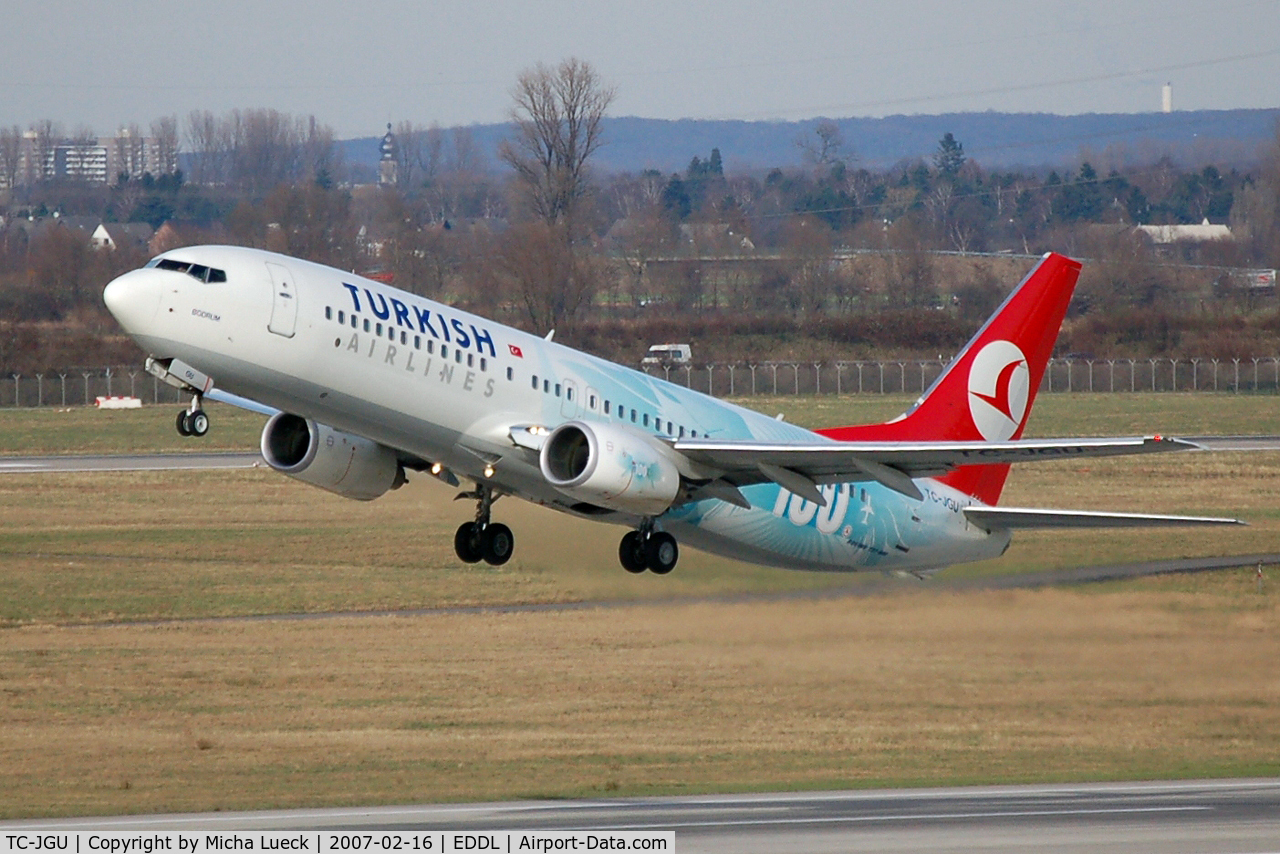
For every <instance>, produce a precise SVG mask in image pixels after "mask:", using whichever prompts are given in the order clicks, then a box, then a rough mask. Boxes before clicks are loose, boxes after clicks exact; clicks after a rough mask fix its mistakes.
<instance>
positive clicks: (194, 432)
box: [175, 394, 209, 437]
mask: <svg viewBox="0 0 1280 854" xmlns="http://www.w3.org/2000/svg"><path fill="white" fill-rule="evenodd" d="M203 399H204V398H203V396H202V395H200V394H195V395H192V397H191V406H190V407H189V408H187V409H184V410H183V411H181V412H179V413H178V420H177V422H176V424H175V426H176V427H177V428H178V435H179V436H197V437H198V436H203V435H204V434H206V433H208V432H209V416H208V415H206V414H205V411H204V409H202V408H201V404H202V401H203Z"/></svg>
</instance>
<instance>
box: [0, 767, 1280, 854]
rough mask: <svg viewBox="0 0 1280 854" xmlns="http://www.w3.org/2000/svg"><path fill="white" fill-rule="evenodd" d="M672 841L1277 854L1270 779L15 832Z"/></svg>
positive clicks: (376, 813)
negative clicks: (580, 836)
mask: <svg viewBox="0 0 1280 854" xmlns="http://www.w3.org/2000/svg"><path fill="white" fill-rule="evenodd" d="M374 829H377V830H386V829H390V830H402V831H407V830H415V831H457V832H484V831H498V830H520V831H539V830H542V831H549V830H584V831H623V830H637V831H674V832H675V835H676V850H677V851H679V852H682V854H684V852H706V854H729V853H730V852H739V854H750V852H813V853H814V854H818V852H856V851H867V852H872V851H875V852H907V851H911V852H915V851H931V852H973V851H984V852H1005V851H1007V852H1015V851H1016V852H1025V851H1037V852H1061V854H1068V852H1126V854H1133V852H1166V854H1183V853H1184V852H1214V854H1219V852H1221V854H1226V852H1234V853H1236V854H1243V853H1244V852H1249V854H1264V852H1280V779H1260V780H1221V781H1219V780H1209V781H1191V782H1156V783H1099V784H1079V785H1049V786H1007V787H984V788H959V789H919V790H896V791H866V792H811V793H787V794H760V795H705V796H698V795H694V796H688V797H672V798H619V799H617V800H582V801H519V802H511V803H491V804H454V805H450V804H434V805H432V804H428V805H422V806H395V807H372V808H367V809H359V808H346V809H326V810H284V811H273V812H252V813H205V814H198V815H153V816H131V817H124V818H102V819H65V820H47V821H46V820H37V821H25V822H0V833H5V832H12V831H16V830H27V831H41V832H72V831H77V830H79V831H89V830H95V831H144V832H156V831H166V830H167V831H201V832H219V831H232V830H264V831H265V830H366V831H368V830H374Z"/></svg>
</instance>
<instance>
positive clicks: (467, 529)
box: [453, 484, 516, 566]
mask: <svg viewBox="0 0 1280 854" xmlns="http://www.w3.org/2000/svg"><path fill="white" fill-rule="evenodd" d="M458 497H459V498H474V499H476V520H475V521H474V522H464V523H463V524H462V525H460V526H459V527H458V531H457V533H455V534H454V535H453V550H454V551H455V552H457V554H458V559H459V560H461V561H462V562H463V563H479V562H480V561H481V560H483V561H484V562H485V563H487V564H489V565H491V566H502V565H503V564H504V563H506V562H507V561H509V560H510V559H511V553H512V552H514V551H515V547H516V538H515V535H514V534H512V533H511V529H510V528H508V527H507V526H506V525H504V524H502V523H501V522H490V521H489V513H490V510H491V509H492V507H493V502H495V501H497V500H498V498H500V497H501V496H499V495H495V494H494V492H493V489H492V488H490V487H488V486H485V485H484V484H478V485H477V486H476V490H475V492H464V493H463V494H461V495H459V496H458Z"/></svg>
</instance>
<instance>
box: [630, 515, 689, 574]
mask: <svg viewBox="0 0 1280 854" xmlns="http://www.w3.org/2000/svg"><path fill="white" fill-rule="evenodd" d="M679 559H680V547H679V546H677V545H676V538H675V537H673V536H671V535H670V534H668V533H667V532H666V531H655V530H653V520H652V519H646V520H645V521H644V524H642V525H641V526H640V530H638V531H631V532H630V533H628V534H626V535H625V536H624V537H623V538H622V542H621V543H620V544H619V546H618V560H619V561H621V562H622V568H623V569H625V570H626V571H627V572H635V573H640V572H644V571H645V570H646V569H647V570H649V571H650V572H652V573H653V574H654V575H666V574H667V573H668V572H670V571H671V570H673V569H675V568H676V561H678V560H679Z"/></svg>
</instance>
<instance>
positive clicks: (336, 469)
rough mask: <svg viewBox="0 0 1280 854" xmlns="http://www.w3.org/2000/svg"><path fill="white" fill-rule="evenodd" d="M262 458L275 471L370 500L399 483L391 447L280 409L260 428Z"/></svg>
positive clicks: (401, 478)
mask: <svg viewBox="0 0 1280 854" xmlns="http://www.w3.org/2000/svg"><path fill="white" fill-rule="evenodd" d="M262 458H263V459H265V460H266V461H267V465H269V466H271V467H272V468H273V469H275V470H276V471H278V472H282V473H283V474H287V475H289V477H294V478H297V479H298V480H300V481H302V482H303V483H309V484H311V485H312V486H318V487H320V488H321V489H327V490H329V491H330V492H335V493H337V494H338V495H341V496H342V497H343V498H354V499H356V500H357V501H372V500H373V499H375V498H377V497H378V496H380V495H382V494H383V493H384V492H386V491H387V490H388V489H399V488H400V487H401V486H403V485H404V482H405V476H404V468H403V467H402V466H401V465H400V462H399V461H398V460H397V459H396V454H395V451H393V450H391V449H390V448H388V447H387V446H386V445H379V444H378V443H377V442H373V441H370V440H369V439H362V438H361V437H359V436H352V435H351V434H350V433H343V432H341V431H339V430H334V429H333V428H332V427H326V426H325V425H323V424H317V423H316V422H314V421H312V420H310V419H308V418H302V417H301V416H298V415H290V414H289V413H287V412H280V413H277V414H275V415H273V416H271V420H270V421H268V422H267V426H266V427H265V428H263V430H262Z"/></svg>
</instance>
